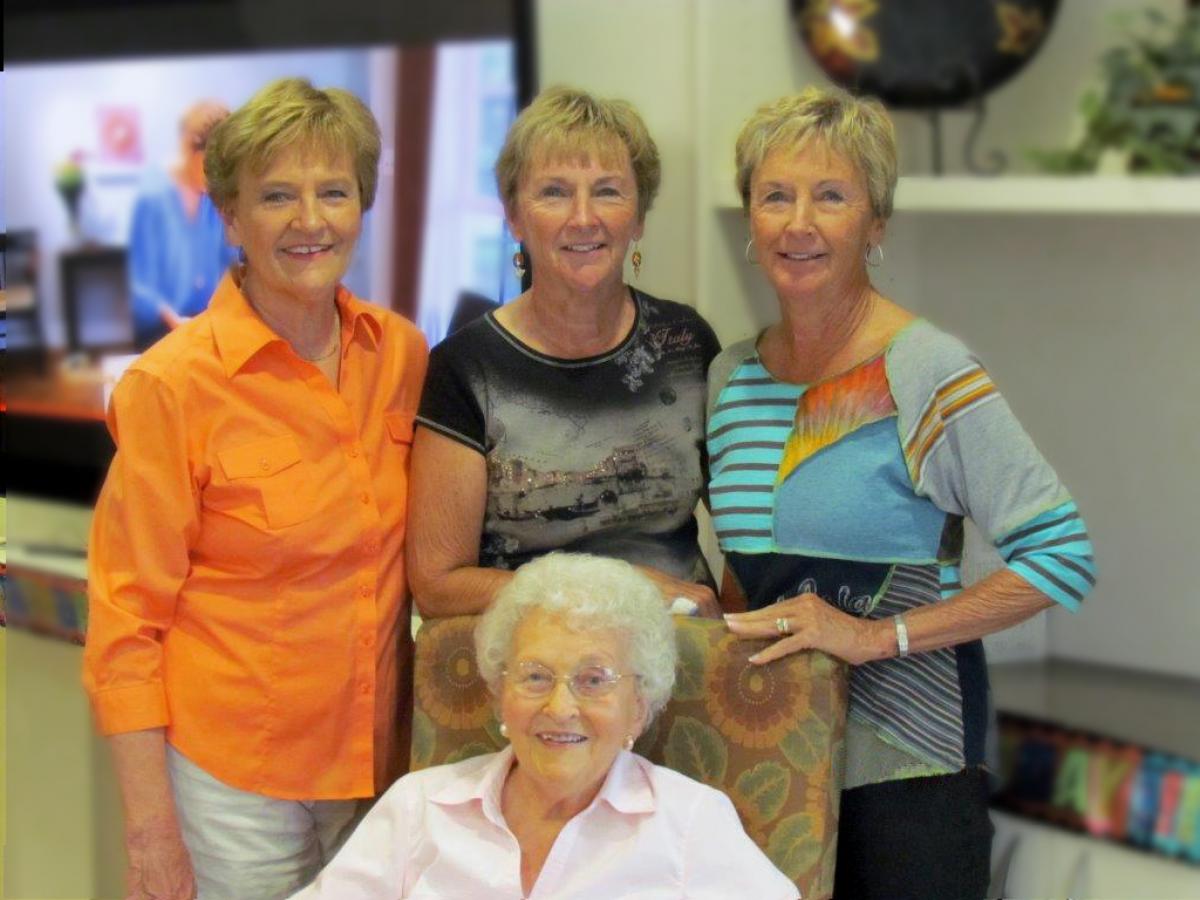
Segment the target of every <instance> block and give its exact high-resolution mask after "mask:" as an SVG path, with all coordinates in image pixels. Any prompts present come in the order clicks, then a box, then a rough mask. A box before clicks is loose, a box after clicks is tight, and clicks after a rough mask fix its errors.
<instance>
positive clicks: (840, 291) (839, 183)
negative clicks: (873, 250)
mask: <svg viewBox="0 0 1200 900" xmlns="http://www.w3.org/2000/svg"><path fill="white" fill-rule="evenodd" d="M883 230H884V223H883V221H882V220H881V219H879V218H878V217H877V216H876V215H875V214H874V212H872V210H871V200H870V196H869V194H868V193H867V183H866V179H865V178H864V177H863V175H862V173H861V172H860V171H858V169H856V168H855V167H854V165H853V164H852V163H851V162H850V161H849V160H847V159H846V158H845V157H843V156H841V155H840V154H838V153H836V152H835V151H833V150H831V149H830V148H829V147H827V146H825V145H824V144H821V143H819V142H816V141H809V142H808V143H807V144H805V145H804V146H803V147H801V148H800V149H799V150H795V149H780V150H773V151H772V152H770V153H768V154H767V156H766V158H765V159H764V160H763V161H762V163H761V164H760V165H759V166H758V168H757V169H756V170H755V171H754V175H753V177H752V178H751V181H750V233H751V235H752V236H753V238H754V244H755V246H756V248H757V254H758V261H759V264H760V265H761V266H762V269H763V272H764V274H765V275H766V276H767V278H768V279H769V280H770V282H771V284H772V286H773V287H774V288H775V292H776V293H777V294H778V295H779V296H780V297H781V298H782V299H785V300H786V299H797V300H805V299H814V298H818V299H819V298H828V299H832V300H839V299H842V298H844V297H846V296H848V295H849V294H850V293H851V292H852V291H855V290H857V289H861V288H863V287H865V286H866V285H867V284H868V278H867V270H866V262H865V257H866V252H867V247H868V246H869V245H872V244H878V243H879V242H880V241H881V240H882V239H883Z"/></svg>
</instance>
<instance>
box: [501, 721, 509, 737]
mask: <svg viewBox="0 0 1200 900" xmlns="http://www.w3.org/2000/svg"><path fill="white" fill-rule="evenodd" d="M500 737H502V738H507V737H508V726H507V725H506V724H505V723H503V722H501V723H500Z"/></svg>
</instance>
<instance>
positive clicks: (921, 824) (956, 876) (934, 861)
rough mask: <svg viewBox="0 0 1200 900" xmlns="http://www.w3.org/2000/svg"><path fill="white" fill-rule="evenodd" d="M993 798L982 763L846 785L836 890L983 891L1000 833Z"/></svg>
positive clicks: (868, 894) (895, 894)
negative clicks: (991, 810)
mask: <svg viewBox="0 0 1200 900" xmlns="http://www.w3.org/2000/svg"><path fill="white" fill-rule="evenodd" d="M987 798H988V788H987V776H986V774H985V773H984V772H983V771H982V770H980V769H967V770H964V771H962V772H959V773H957V774H956V775H937V776H933V777H930V778H904V779H900V780H898V781H888V782H884V783H883V784H869V785H866V786H864V787H859V788H854V789H852V790H848V791H843V792H842V807H841V813H840V815H839V817H838V847H837V871H836V874H835V875H834V888H833V896H834V897H835V898H836V900H873V898H876V897H879V898H888V900H901V898H906V897H912V898H930V900H943V898H946V900H979V898H981V897H984V896H985V895H986V894H987V889H988V881H989V870H990V868H991V852H992V832H993V828H992V822H991V820H990V819H989V818H988V811H987Z"/></svg>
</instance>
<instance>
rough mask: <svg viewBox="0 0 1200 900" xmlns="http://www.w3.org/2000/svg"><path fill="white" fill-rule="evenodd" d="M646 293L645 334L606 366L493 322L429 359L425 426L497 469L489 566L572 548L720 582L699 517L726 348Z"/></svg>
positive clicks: (486, 548) (641, 297) (491, 472)
mask: <svg viewBox="0 0 1200 900" xmlns="http://www.w3.org/2000/svg"><path fill="white" fill-rule="evenodd" d="M633 297H634V301H635V302H636V304H637V318H636V321H635V323H634V326H633V328H632V329H631V330H630V333H629V335H628V337H627V338H626V339H625V340H624V341H622V342H621V344H620V345H619V346H618V347H616V348H615V349H614V350H611V351H610V352H608V353H605V354H603V355H602V356H595V357H590V358H587V359H571V360H565V359H558V358H555V357H551V356H546V355H545V354H542V353H538V352H537V351H536V350H534V349H532V348H531V347H528V346H526V345H525V344H523V343H521V341H520V340H518V339H517V338H516V337H515V336H514V335H513V334H511V333H510V332H508V331H506V330H505V329H504V328H503V326H501V325H500V324H499V323H498V322H497V321H496V320H495V318H494V317H493V315H492V314H491V313H488V314H487V315H486V316H484V317H483V318H481V319H478V320H476V321H475V322H473V323H471V324H470V325H468V326H466V327H465V328H463V329H462V330H461V331H458V332H456V333H455V334H453V335H451V336H450V337H448V338H446V340H444V341H443V342H442V343H441V344H439V345H438V346H437V347H435V348H434V350H433V352H432V353H431V354H430V358H429V373H428V376H427V378H426V382H425V390H424V394H423V395H422V398H421V408H420V413H419V415H418V416H417V421H418V422H419V423H420V424H421V425H424V426H426V427H428V428H432V429H434V430H435V431H438V432H440V433H441V434H444V435H446V436H447V437H450V438H453V439H454V440H456V441H459V442H461V443H463V444H465V445H467V446H468V447H471V448H473V449H475V450H477V451H479V452H480V453H481V454H483V455H484V456H485V457H486V459H487V467H488V499H487V511H486V513H485V514H484V524H483V535H482V538H481V541H480V550H479V565H481V566H486V567H491V568H502V569H515V568H516V567H518V566H520V565H521V564H522V563H525V562H527V561H529V560H530V559H533V558H535V557H537V556H540V555H542V554H544V553H548V552H550V551H551V550H570V551H573V552H580V553H595V554H598V555H602V556H611V557H617V558H620V559H624V560H627V561H629V562H631V563H635V564H639V565H647V566H653V567H655V568H658V569H661V570H663V571H665V572H668V573H670V574H672V575H674V576H676V577H678V578H687V579H694V580H700V581H709V580H710V576H709V574H708V570H707V567H706V566H705V563H704V557H703V556H702V555H701V553H700V548H699V546H698V544H697V542H696V520H695V515H694V510H695V507H696V502H697V500H698V499H699V497H700V493H701V491H702V490H703V487H704V483H705V477H706V472H705V465H704V452H705V450H704V404H705V373H706V372H707V370H708V364H709V362H711V361H712V359H713V357H714V356H715V355H716V354H717V352H718V351H719V350H720V346H719V344H718V342H717V338H716V335H714V334H713V331H712V329H711V328H709V326H708V323H706V322H705V321H704V320H703V319H702V318H700V316H699V315H697V313H696V312H695V311H694V310H692V309H691V308H690V307H687V306H684V305H683V304H680V303H672V302H670V301H666V300H658V299H655V298H654V297H651V296H649V295H647V294H643V293H640V292H638V291H634V292H633Z"/></svg>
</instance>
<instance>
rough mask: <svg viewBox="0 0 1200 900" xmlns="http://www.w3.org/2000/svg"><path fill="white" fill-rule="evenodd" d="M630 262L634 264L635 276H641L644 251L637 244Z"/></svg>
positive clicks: (634, 246)
mask: <svg viewBox="0 0 1200 900" xmlns="http://www.w3.org/2000/svg"><path fill="white" fill-rule="evenodd" d="M629 264H630V265H631V266H633V277H634V278H640V277H641V275H642V251H641V249H639V247H638V245H637V244H634V245H633V255H632V256H630V257H629Z"/></svg>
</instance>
